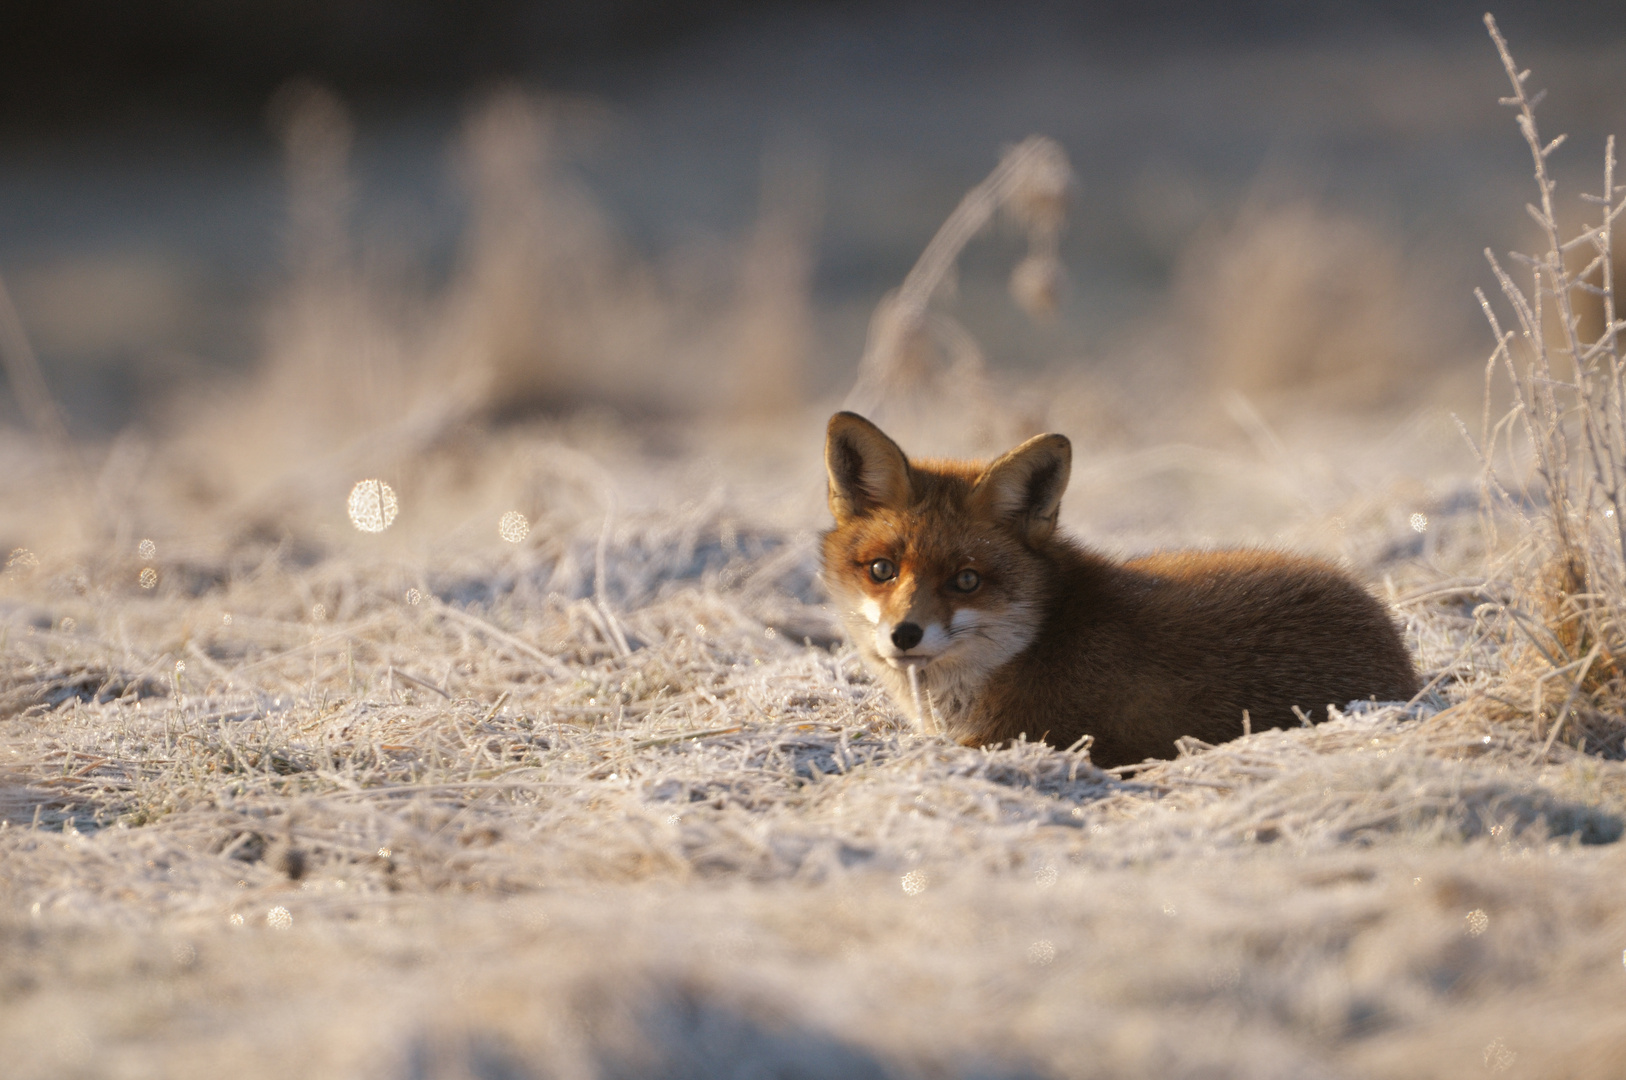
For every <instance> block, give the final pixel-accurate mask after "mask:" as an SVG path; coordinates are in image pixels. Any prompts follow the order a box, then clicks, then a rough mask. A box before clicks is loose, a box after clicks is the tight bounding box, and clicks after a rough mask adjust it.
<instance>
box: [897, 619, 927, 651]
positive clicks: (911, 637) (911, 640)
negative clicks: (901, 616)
mask: <svg viewBox="0 0 1626 1080" xmlns="http://www.w3.org/2000/svg"><path fill="white" fill-rule="evenodd" d="M925 636H926V631H924V630H922V629H921V628H920V624H919V623H912V622H901V623H899V624H898V625H897V626H894V627H893V628H892V644H894V645H896V646H897V647H898V648H900V649H902V650H903V651H904V652H908V651H909V650H910V649H912V648H914V647H915V646H916V645H919V644H920V639H921V638H923V637H925Z"/></svg>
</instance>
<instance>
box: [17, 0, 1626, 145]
mask: <svg viewBox="0 0 1626 1080" xmlns="http://www.w3.org/2000/svg"><path fill="white" fill-rule="evenodd" d="M1482 12H1483V5H1482V4H1480V3H1474V2H1468V0H1443V2H1429V3H1416V2H1407V0H1383V2H1378V0H1366V2H1344V0H1316V2H1303V0H1243V2H1227V3H1206V2H1199V0H1112V2H1093V3H1076V2H1075V3H1063V2H1046V0H1007V2H1003V3H985V4H969V3H914V4H911V3H896V2H892V3H887V2H881V3H860V2H854V0H552V2H545V0H477V2H476V0H470V2H464V3H451V2H431V0H398V2H393V3H391V2H384V0H235V2H231V3H225V2H213V3H211V2H204V0H146V2H142V3H121V2H117V0H52V2H40V0H34V2H25V3H10V4H7V5H5V17H4V27H5V29H4V33H3V34H0V124H3V125H4V127H5V128H6V129H7V130H8V133H9V134H11V135H12V136H13V137H15V136H16V135H18V134H20V133H25V132H26V133H29V134H33V135H42V134H45V135H48V134H50V133H52V132H56V131H60V130H62V129H63V128H77V127H83V126H86V125H93V126H99V125H106V124H119V123H129V122H132V121H144V122H149V123H158V124H162V123H166V122H174V121H175V120H177V119H178V118H183V117H184V118H198V119H202V118H208V119H213V120H216V121H222V120H223V121H236V122H244V123H256V122H257V121H258V119H259V117H260V115H261V112H262V110H263V107H264V102H265V100H266V98H267V96H268V95H270V94H271V93H272V92H273V91H274V90H275V89H276V87H277V86H278V85H280V84H281V83H282V82H283V81H285V80H286V79H288V78H290V77H293V76H307V77H312V78H315V79H318V80H321V81H323V82H324V83H326V84H328V85H330V86H332V87H333V88H334V89H335V90H336V91H338V92H339V93H340V94H342V95H344V96H346V97H348V98H350V99H352V100H353V101H356V102H359V103H363V104H373V105H378V104H386V105H395V106H400V105H409V104H421V103H423V102H425V101H431V100H434V99H435V98H437V97H440V96H444V95H447V94H452V95H460V94H463V93H465V92H466V91H467V90H468V89H469V88H470V87H471V86H476V85H478V84H480V83H482V82H489V81H494V80H499V79H503V78H514V77H518V78H525V79H530V80H540V81H542V82H543V83H554V84H556V85H557V86H559V87H564V88H571V89H587V90H598V89H602V88H603V87H604V86H605V85H606V83H609V84H614V83H615V82H617V81H619V80H621V79H624V78H626V77H627V76H628V75H630V74H633V73H635V72H636V71H637V70H638V69H639V68H640V67H645V66H648V65H651V64H657V63H659V62H660V61H661V59H662V58H663V57H664V56H665V55H666V54H667V53H668V52H670V51H671V50H673V49H674V48H679V47H682V46H684V45H686V44H688V43H691V42H693V41H694V40H696V39H698V38H704V37H706V36H709V35H716V34H719V33H728V32H730V31H738V30H740V29H742V28H743V29H746V30H749V28H751V27H753V26H756V27H765V26H769V25H773V24H782V23H786V22H789V23H792V24H800V25H801V26H802V27H803V28H804V29H805V30H806V31H807V32H808V33H814V34H818V33H836V34H841V35H845V36H850V37H853V38H856V39H859V40H865V39H867V40H868V43H869V44H870V45H871V46H872V47H873V48H874V49H876V50H902V51H904V52H913V53H921V52H933V51H935V52H938V53H939V54H941V55H942V56H943V57H944V58H945V59H953V58H954V56H955V54H956V53H963V52H964V51H965V49H966V48H967V46H968V45H974V46H975V47H976V48H977V49H979V50H981V49H985V48H988V47H995V48H1005V49H1009V48H1018V47H1023V46H1027V47H1034V46H1038V45H1043V44H1049V45H1052V46H1053V45H1055V44H1057V43H1058V42H1066V43H1072V44H1079V45H1083V46H1085V47H1087V48H1092V49H1099V50H1102V51H1103V52H1108V51H1120V50H1123V49H1130V50H1146V51H1153V50H1167V49H1188V50H1189V49H1211V48H1214V47H1220V46H1227V45H1230V46H1236V45H1259V44H1263V43H1273V44H1283V43H1293V42H1298V43H1313V42H1317V41H1330V40H1339V41H1346V42H1347V41H1348V40H1349V39H1350V38H1351V36H1357V37H1368V38H1373V39H1381V38H1397V39H1406V40H1411V41H1413V42H1419V43H1427V42H1432V43H1441V42H1447V41H1450V40H1452V39H1460V38H1463V37H1471V36H1474V35H1476V34H1478V32H1479V21H1478V20H1479V16H1480V14H1482ZM1497 16H1498V18H1499V19H1500V20H1501V23H1502V26H1503V29H1504V31H1505V32H1506V33H1508V34H1509V35H1511V36H1513V37H1514V38H1516V39H1518V40H1520V41H1522V42H1523V43H1524V44H1525V45H1526V46H1530V45H1552V44H1575V43H1592V44H1596V43H1597V42H1598V41H1599V39H1600V38H1607V37H1610V36H1618V35H1620V34H1621V33H1622V32H1623V31H1626V4H1620V3H1618V2H1610V0H1540V2H1529V0H1524V2H1520V3H1511V4H1509V3H1503V4H1500V5H1498V6H1497ZM900 39H910V40H900Z"/></svg>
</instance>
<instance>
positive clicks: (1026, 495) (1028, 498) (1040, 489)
mask: <svg viewBox="0 0 1626 1080" xmlns="http://www.w3.org/2000/svg"><path fill="white" fill-rule="evenodd" d="M1072 469H1073V444H1072V443H1070V442H1068V441H1067V436H1065V435H1035V436H1034V437H1033V438H1031V439H1029V440H1028V441H1027V442H1025V443H1023V444H1022V445H1021V446H1018V447H1017V448H1016V449H1015V450H1012V451H1011V452H1010V453H1008V454H1006V455H1005V456H1004V457H1002V458H999V459H998V460H997V461H995V462H994V463H993V464H992V465H989V466H988V467H987V468H986V469H984V470H983V471H982V475H981V476H979V477H978V478H977V482H976V484H975V485H973V486H972V488H971V509H972V511H973V512H974V513H977V514H980V515H982V516H984V517H991V518H993V519H995V520H997V521H1005V522H1009V523H1010V524H1011V525H1013V526H1015V527H1016V530H1017V531H1018V532H1019V533H1021V534H1022V535H1023V536H1025V537H1026V538H1027V540H1028V542H1029V543H1031V544H1038V543H1042V542H1043V541H1045V540H1048V539H1049V538H1050V534H1051V533H1053V532H1055V531H1056V515H1057V514H1058V513H1059V512H1060V510H1061V493H1062V492H1063V491H1066V490H1067V477H1068V476H1069V475H1070V474H1071V472H1072Z"/></svg>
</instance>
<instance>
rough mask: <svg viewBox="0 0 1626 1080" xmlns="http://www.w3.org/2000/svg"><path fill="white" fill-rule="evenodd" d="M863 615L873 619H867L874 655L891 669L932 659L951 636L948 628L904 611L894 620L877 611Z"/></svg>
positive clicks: (945, 645) (943, 647) (947, 643)
mask: <svg viewBox="0 0 1626 1080" xmlns="http://www.w3.org/2000/svg"><path fill="white" fill-rule="evenodd" d="M865 614H873V615H875V616H877V617H876V618H874V619H872V620H871V621H872V622H873V623H874V625H875V652H876V653H877V654H878V655H879V656H880V657H881V659H882V660H885V661H886V662H887V663H888V664H890V665H892V666H893V667H902V666H906V665H908V664H912V663H922V664H923V663H926V662H927V661H929V660H933V659H935V658H936V657H937V656H938V654H939V653H941V652H942V651H943V650H944V649H946V648H947V647H948V645H949V640H950V638H951V636H952V635H951V634H950V633H949V629H948V627H946V626H944V625H942V624H941V623H940V622H938V621H936V620H925V619H922V618H921V617H920V616H919V615H918V614H916V613H915V612H907V613H905V614H904V616H903V617H902V618H901V619H897V620H892V619H888V618H887V617H886V616H885V615H882V614H881V613H880V611H879V610H878V609H871V610H870V611H868V612H866V613H865Z"/></svg>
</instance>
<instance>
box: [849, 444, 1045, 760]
mask: <svg viewBox="0 0 1626 1080" xmlns="http://www.w3.org/2000/svg"><path fill="white" fill-rule="evenodd" d="M824 456H825V466H826V468H827V469H828V471H829V475H830V512H831V514H832V515H833V516H834V517H835V528H833V529H831V530H830V531H829V532H827V533H825V535H824V581H825V585H826V588H827V589H828V590H829V592H830V594H831V597H832V599H834V601H835V602H836V604H837V605H838V607H839V609H840V612H841V616H842V621H843V623H844V624H845V626H846V629H847V634H848V637H849V638H850V639H851V640H852V642H853V644H854V645H855V646H856V647H857V648H858V650H859V653H860V654H861V655H862V656H863V658H864V660H865V661H866V663H867V664H868V666H869V667H870V668H871V669H872V670H874V671H875V672H876V674H877V675H879V676H880V677H881V678H882V680H883V682H885V683H886V684H887V685H888V687H889V688H890V689H892V690H893V692H894V696H896V697H898V698H899V700H900V701H901V702H902V703H903V704H904V707H905V708H906V709H909V708H911V706H912V709H913V711H914V712H915V713H916V719H917V721H919V722H920V723H921V724H923V725H924V726H926V727H927V728H928V729H943V728H948V729H952V728H953V727H954V723H953V719H954V716H955V715H956V714H958V713H960V712H963V710H964V709H966V708H968V707H969V705H970V703H971V700H972V698H973V697H974V695H975V693H976V690H977V689H978V687H979V686H980V685H981V683H982V681H983V680H984V679H985V678H986V677H987V676H988V674H989V673H991V672H992V671H993V670H994V669H996V668H998V667H999V666H1000V665H1002V664H1004V663H1005V662H1007V661H1008V660H1010V659H1011V658H1013V657H1014V656H1016V655H1017V654H1018V653H1020V652H1021V651H1022V650H1023V649H1025V648H1026V647H1027V646H1028V644H1029V643H1031V642H1032V640H1033V637H1034V635H1035V633H1036V632H1037V630H1038V626H1037V622H1038V619H1039V617H1040V608H1041V604H1042V599H1043V596H1044V592H1045V581H1046V565H1047V560H1046V558H1045V556H1044V548H1045V547H1046V546H1047V545H1048V544H1049V543H1051V542H1052V538H1053V536H1054V534H1055V531H1056V515H1057V512H1058V510H1059V509H1060V506H1061V495H1062V492H1063V490H1065V488H1066V487H1067V478H1068V473H1069V471H1070V469H1071V465H1072V444H1071V443H1069V442H1068V441H1067V438H1066V437H1065V436H1062V435H1039V436H1036V437H1035V438H1032V439H1029V440H1028V441H1027V442H1025V443H1023V444H1022V445H1021V446H1018V447H1017V448H1016V449H1014V450H1012V451H1010V452H1009V453H1007V454H1005V455H1004V456H1003V457H1000V458H997V459H996V460H994V461H993V462H991V463H986V464H985V463H983V462H973V461H935V460H922V461H916V462H911V461H910V460H909V458H908V457H907V456H905V454H904V452H903V451H902V450H901V449H899V448H898V445H897V443H895V442H893V441H892V440H891V439H889V438H887V436H886V435H885V434H884V433H883V432H882V431H881V429H880V428H878V427H876V426H875V425H874V424H872V423H870V422H869V421H868V420H865V419H864V418H863V417H861V416H858V415H856V414H854V413H849V412H841V413H837V414H836V415H835V416H832V417H831V418H830V427H829V431H828V435H827V438H826V441H825V450H824ZM922 692H924V694H925V698H924V699H922V698H921V696H920V694H921V693H922ZM950 733H951V734H952V730H950Z"/></svg>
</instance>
